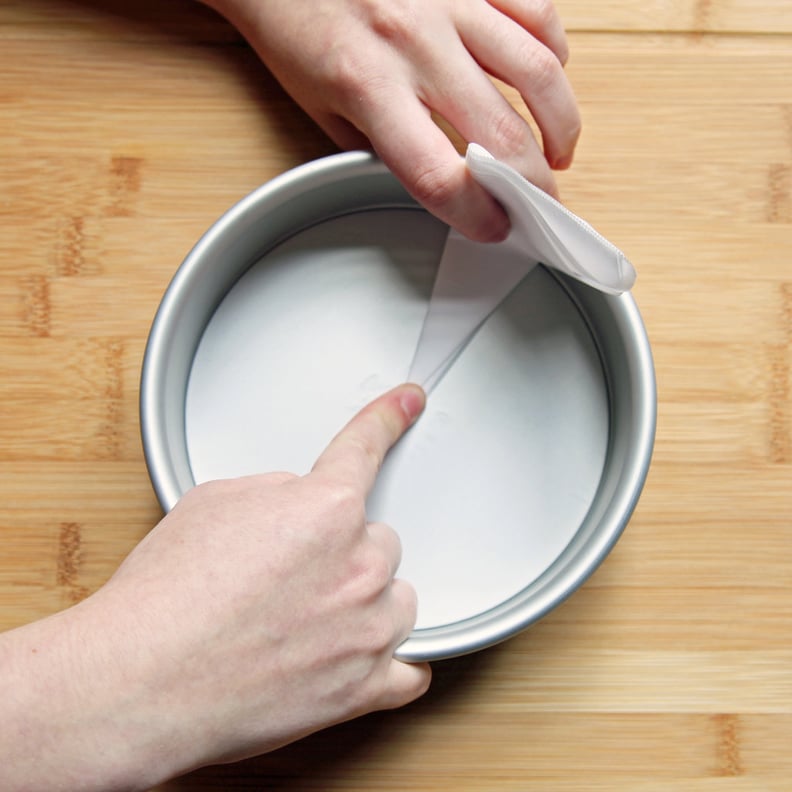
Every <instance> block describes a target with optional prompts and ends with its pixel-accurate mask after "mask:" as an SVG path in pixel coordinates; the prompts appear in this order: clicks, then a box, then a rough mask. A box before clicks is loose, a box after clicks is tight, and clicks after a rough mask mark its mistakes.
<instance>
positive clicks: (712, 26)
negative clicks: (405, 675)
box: [0, 0, 792, 792]
mask: <svg viewBox="0 0 792 792" xmlns="http://www.w3.org/2000/svg"><path fill="white" fill-rule="evenodd" d="M558 7H559V10H560V11H561V14H562V17H563V18H564V21H565V23H566V25H567V27H568V29H569V31H570V43H571V51H572V57H571V60H570V63H569V65H568V72H569V76H570V79H571V81H572V83H573V86H574V87H575V90H576V92H577V95H578V98H579V100H580V103H581V108H582V112H583V117H584V134H583V138H582V140H581V144H580V147H579V150H578V155H577V159H576V164H575V165H574V167H573V168H572V170H571V171H569V172H568V173H565V174H563V175H562V177H561V178H560V184H561V189H562V192H563V196H564V199H565V201H566V203H567V204H568V205H569V206H570V208H571V209H573V210H574V211H576V212H578V213H579V214H581V215H582V216H584V217H585V218H586V219H587V220H589V221H590V222H591V223H592V224H593V225H594V226H595V227H597V228H598V229H599V230H601V231H602V232H603V233H604V234H605V236H607V237H608V238H609V239H611V240H612V241H613V242H614V243H616V244H617V245H618V246H619V247H621V248H622V249H624V250H625V252H627V254H628V255H629V257H630V258H631V260H632V261H634V262H635V263H636V265H637V267H638V270H639V279H638V284H637V286H636V288H635V292H634V293H635V296H636V299H637V301H638V304H639V306H640V307H641V310H642V313H643V315H644V319H645V322H646V325H647V328H648V331H649V335H650V337H651V340H652V345H653V349H654V354H655V362H656V367H657V377H658V388H659V423H658V435H657V443H656V452H655V457H654V462H653V467H652V470H651V473H650V477H649V481H648V483H647V487H646V490H645V493H644V495H643V497H642V500H641V502H640V504H639V507H638V509H637V511H636V514H635V516H634V518H633V520H632V521H631V523H630V526H629V527H628V529H627V531H626V533H625V535H624V537H623V538H622V540H621V541H620V543H619V544H618V545H617V547H616V549H615V551H614V552H613V553H612V555H611V556H610V558H609V559H608V560H607V561H606V562H605V564H604V565H603V566H602V568H601V569H600V570H599V571H598V572H597V573H596V574H595V575H594V577H593V578H592V579H591V580H590V581H589V583H588V584H587V585H586V586H585V587H584V588H583V589H582V590H581V591H579V592H578V593H577V594H576V595H575V596H574V597H572V598H571V599H570V600H569V601H568V602H567V603H566V604H565V605H563V606H562V607H560V608H559V609H558V610H556V611H555V612H553V613H552V614H551V615H550V616H548V617H547V618H546V619H545V620H543V621H542V622H541V623H539V624H538V625H536V626H535V627H534V628H532V629H531V630H529V631H527V632H525V633H523V634H522V635H521V636H519V637H517V638H515V639H513V640H511V641H509V642H508V643H506V644H504V645H501V646H499V647H496V648H495V649H492V650H488V651H486V652H483V653H480V654H477V655H474V656H470V657H467V658H462V659H459V660H455V661H448V662H445V663H439V664H437V666H436V668H435V681H434V685H433V689H432V690H431V691H430V692H429V693H428V694H427V696H426V697H425V698H424V699H422V700H421V701H419V702H417V703H416V704H414V705H412V706H410V707H408V708H406V709H404V710H400V711H397V712H392V713H382V714H376V715H373V716H370V717H367V718H364V719H362V720H359V721H355V722H352V723H350V724H346V725H343V726H340V727H337V728H334V729H331V730H328V731H326V732H324V733H321V734H318V735H315V736H313V737H310V738H308V739H307V740H304V741H302V742H300V743H297V744H295V745H293V746H290V747H287V748H285V749H282V750H281V751H278V752H276V753H274V754H271V755H269V756H265V757H262V758H260V759H257V760H251V761H249V762H243V763H241V764H238V765H232V766H229V767H222V768H209V769H206V770H203V771H200V772H197V773H193V774H192V775H190V776H187V777H186V778H184V779H179V780H177V781H173V782H171V783H169V784H166V785H163V787H162V789H163V790H165V789H167V790H227V789H305V790H309V789H338V790H373V789H379V790H406V789H416V790H431V789H448V790H561V791H562V792H564V791H566V790H631V792H635V791H636V790H637V792H648V791H649V790H652V791H654V790H664V791H665V790H672V789H673V790H685V792H691V791H692V792H696V790H702V791H703V790H706V792H719V791H720V790H724V792H736V791H737V790H740V791H741V792H742V790H752V791H753V790H771V791H772V792H777V791H779V790H792V756H791V755H790V750H789V749H790V746H792V582H791V581H790V577H791V576H792V575H791V572H792V408H791V407H790V397H791V395H792V373H790V372H791V371H792V6H790V4H789V2H787V0H764V1H763V2H749V0H733V1H732V2H722V3H712V2H705V1H704V0H701V1H700V2H693V0H687V1H685V0H658V2H653V3H640V2H637V0H603V2H600V3H596V4H593V3H588V2H584V1H583V0H559V2H558ZM0 74H2V82H0V371H2V377H0V405H2V406H1V407H0V477H1V479H0V480H1V481H2V485H0V542H1V543H2V544H1V545H0V627H2V628H10V627H12V626H14V625H18V624H22V623H24V622H27V621H29V620H31V619H35V618H39V617H41V616H44V615H45V614H48V613H51V612H53V611H55V610H58V609H60V608H63V607H67V606H68V605H70V604H71V603H73V602H76V601H77V600H79V599H81V598H82V597H84V596H85V595H86V594H87V593H89V592H90V591H92V590H94V589H95V588H97V587H98V586H100V585H101V584H102V582H103V581H104V580H105V579H106V578H107V577H108V576H109V575H110V574H111V572H112V571H113V569H114V568H115V567H116V566H117V564H118V563H119V562H120V560H121V559H122V558H123V557H124V556H125V555H126V553H128V552H129V550H130V549H131V548H132V547H133V546H134V544H135V543H136V542H137V541H138V540H139V539H140V538H141V537H142V536H143V535H144V534H145V533H146V531H147V530H149V529H150V528H151V526H152V525H154V524H155V522H156V521H157V520H158V519H159V516H160V512H159V508H158V506H157V503H156V500H155V498H154V495H153V492H152V490H151V487H150V484H149V481H148V478H147V474H146V470H145V466H144V462H143V457H142V452H141V448H140V442H139V438H138V415H137V390H138V377H139V370H140V364H141V359H142V354H143V348H144V344H145V340H146V336H147V333H148V329H149V326H150V323H151V320H152V317H153V315H154V312H155V310H156V308H157V305H158V303H159V300H160V298H161V296H162V293H163V291H164V289H165V288H166V286H167V284H168V282H169V280H170V277H171V276H172V274H173V272H174V270H175V269H176V267H177V266H178V264H179V262H180V261H181V259H182V258H183V257H184V255H185V254H186V253H187V252H188V250H189V249H190V247H191V246H192V244H193V243H194V242H195V241H196V240H197V239H198V237H199V236H200V234H201V233H202V232H203V231H204V230H205V229H206V228H207V227H208V226H209V225H210V224H211V222H213V221H214V219H216V217H218V216H219V215H220V214H221V213H222V212H223V211H224V210H225V209H227V208H228V207H229V206H230V205H232V204H233V203H234V202H235V201H237V200H238V199H239V198H240V197H242V196H243V195H245V194H246V193H247V192H249V191H250V190H252V189H253V188H255V187H256V186H258V185H259V184H260V183H262V182H264V181H266V180H268V179H270V178H272V177H273V176H275V175H276V174H278V173H281V172H282V171H284V170H286V169H288V168H290V167H293V166H294V165H297V164H299V163H301V162H304V161H306V160H309V159H312V158H315V157H318V156H321V155H323V154H327V153H330V152H331V151H333V148H332V146H331V145H330V144H329V143H328V142H327V140H326V139H325V138H324V137H323V136H322V135H321V134H320V133H319V132H318V131H317V130H316V129H315V128H314V127H313V125H312V124H311V122H310V121H309V120H308V119H307V118H306V117H305V116H304V115H303V114H302V113H301V112H300V111H299V110H298V109H296V108H295V107H294V105H293V104H292V103H291V102H290V100H289V99H288V97H286V96H285V95H284V93H283V92H282V91H281V90H280V89H279V88H278V86H277V85H276V84H275V82H274V81H273V80H272V78H271V77H269V76H268V74H267V73H266V71H265V70H264V69H263V67H262V66H261V65H260V64H259V62H258V61H257V60H256V58H255V57H254V56H253V55H252V54H251V53H250V51H249V50H248V49H247V48H246V47H245V46H244V44H243V43H242V42H241V41H240V39H239V37H238V35H237V34H236V33H235V31H233V30H232V29H231V28H230V27H229V26H228V25H227V24H225V23H224V22H222V21H221V20H219V19H218V18H216V17H215V16H214V15H213V14H211V13H209V12H207V11H206V10H205V9H203V8H202V7H201V6H199V5H197V4H191V3H189V2H187V0H176V1H175V2H172V3H169V4H167V8H164V9H163V7H161V6H160V4H157V3H155V2H153V0H146V2H143V3H139V4H136V6H135V8H134V10H129V9H127V8H126V5H125V4H124V3H121V2H118V0H111V2H102V3H100V2H98V0H96V2H92V1H91V0H82V1H81V2H78V1H77V0H73V1H72V2H67V1H65V0H64V1H63V2H58V1H57V0H26V1H25V2H22V0H20V1H19V2H14V1H13V0H5V1H4V2H2V3H0ZM510 98H513V99H514V101H515V102H516V101H517V98H516V96H513V95H511V94H510Z"/></svg>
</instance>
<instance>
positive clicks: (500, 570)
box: [141, 154, 655, 660]
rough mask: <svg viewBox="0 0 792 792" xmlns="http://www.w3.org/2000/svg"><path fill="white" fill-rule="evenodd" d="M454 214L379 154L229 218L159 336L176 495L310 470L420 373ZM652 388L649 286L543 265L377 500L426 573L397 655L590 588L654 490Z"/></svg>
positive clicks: (319, 169)
mask: <svg viewBox="0 0 792 792" xmlns="http://www.w3.org/2000/svg"><path fill="white" fill-rule="evenodd" d="M445 233H446V228H445V227H444V226H443V225H442V224H440V223H439V222H438V221H436V220H435V219H434V218H432V217H431V216H430V215H428V214H427V213H425V212H424V211H423V210H421V209H420V208H419V207H417V206H416V204H415V203H414V202H413V201H412V199H411V198H410V197H409V196H408V195H407V194H406V193H405V192H404V191H403V190H402V188H401V187H400V185H399V184H398V182H396V180H395V179H394V178H393V176H392V175H391V174H390V173H389V172H388V171H387V170H386V169H385V168H384V166H382V165H381V164H380V163H379V162H377V161H376V160H374V159H373V158H372V157H370V156H368V155H366V154H346V155H338V156H336V157H332V158H328V159H327V160H320V161H318V162H316V163H311V164H309V165H307V166H303V167H302V168H299V169H297V170H295V171H292V172H290V173H288V174H284V176H283V177H280V178H279V179H276V180H274V181H273V182H270V183H269V184H267V185H265V186H264V187H263V188H261V189H260V190H258V191H257V192H256V193H253V194H252V195H251V196H249V197H248V198H247V199H245V200H243V201H242V202H241V203H240V204H239V205H237V206H236V207H234V208H233V209H232V210H231V211H230V212H229V213H228V214H227V215H225V216H224V217H223V218H222V219H221V220H220V221H218V223H217V224H216V225H215V226H214V227H213V228H212V229H211V230H210V231H209V232H208V233H207V234H206V235H205V237H204V238H203V239H202V240H201V241H200V242H199V243H198V245H197V246H196V248H195V249H194V250H193V251H192V253H191V254H190V256H188V258H187V259H186V260H185V262H184V264H183V265H182V267H181V268H180V269H179V271H178V272H177V274H176V276H175V278H174V280H173V282H172V284H171V286H170V288H169V289H168V292H167V293H166V295H165V297H164V299H163V302H162V305H161V306H160V309H159V311H158V314H157V317H156V320H155V323H154V326H153V327H152V332H151V336H150V339H149V345H148V348H147V352H146V360H145V363H144V371H143V381H142V388H141V426H142V432H143V440H144V448H145V451H146V458H147V463H148V465H149V470H150V472H151V477H152V481H153V483H154V486H155V489H156V491H157V494H158V497H159V499H160V502H161V503H162V505H163V508H165V509H166V510H167V509H170V508H172V506H173V505H174V504H175V503H176V501H177V500H178V498H179V497H180V496H181V494H182V493H183V492H185V491H186V490H187V489H189V488H190V487H192V486H193V485H194V484H195V483H196V482H200V481H203V480H207V479H210V478H216V477H227V476H235V475H244V474H247V473H253V472H263V471H267V470H275V469H277V470H283V469H289V470H292V471H294V472H297V473H303V472H307V470H308V469H310V465H311V464H312V462H313V460H314V459H315V458H316V456H317V455H318V453H319V452H320V451H321V450H322V448H323V447H324V445H325V444H326V442H327V441H329V439H330V437H331V436H332V434H334V433H335V431H337V430H338V429H339V428H340V427H341V425H342V424H343V423H344V422H345V421H346V420H347V419H348V418H349V417H351V415H352V414H354V412H355V411H356V410H357V409H358V408H359V407H361V406H363V404H365V403H366V402H367V401H368V400H370V399H371V398H373V397H374V396H376V395H378V393H380V392H382V391H384V390H386V389H387V388H389V387H391V386H392V385H395V384H397V383H398V382H401V381H403V380H404V378H405V377H406V373H407V370H408V367H409V363H410V360H411V353H412V351H413V350H414V348H415V344H416V342H417V339H418V335H419V333H420V328H421V323H422V317H423V314H424V313H425V309H426V306H427V304H428V299H429V294H430V292H431V285H432V282H433V279H434V273H435V271H436V266H437V262H438V261H439V257H440V253H441V251H442V247H443V244H444V239H445ZM654 403H655V394H654V379H653V372H652V363H651V355H650V352H649V347H648V342H647V340H646V335H645V332H644V329H643V325H642V322H641V319H640V315H639V313H638V310H637V307H636V306H635V303H634V301H633V300H632V298H631V297H630V296H629V295H625V296H621V297H608V296H606V295H604V294H601V293H599V292H595V291H594V290H592V289H590V288H589V287H586V286H583V285H581V284H579V283H577V282H575V281H572V280H569V279H566V278H563V277H561V276H558V275H555V274H552V273H550V272H549V271H547V270H545V269H543V268H537V269H536V270H534V271H533V272H532V273H531V274H530V275H529V276H528V277H527V278H526V280H525V281H524V282H523V283H522V284H521V285H520V286H519V287H518V288H517V289H516V290H515V292H514V293H513V294H512V295H511V296H510V297H509V298H508V299H507V300H506V301H505V302H504V304H503V306H502V307H501V309H499V311H498V312H496V314H495V315H493V317H491V318H490V320H488V322H487V324H486V325H485V326H484V327H483V328H482V330H481V331H480V333H479V334H478V335H477V337H476V338H475V339H474V341H473V342H472V343H471V344H470V345H469V347H468V348H467V349H466V350H465V352H464V353H463V354H462V355H461V356H460V358H459V359H458V360H457V361H456V362H455V364H454V366H452V368H451V370H450V371H449V373H448V374H447V375H446V377H445V379H444V380H443V381H442V382H441V383H440V385H438V387H437V388H436V390H435V391H433V392H432V394H431V396H430V399H429V403H428V405H427V411H426V413H425V415H424V416H423V417H422V418H421V420H420V421H419V423H418V424H417V425H416V426H415V427H414V429H413V430H411V432H410V433H409V434H408V435H407V436H406V437H405V438H404V439H403V440H402V441H401V442H400V444H399V445H398V446H397V447H396V449H394V451H393V452H392V454H391V455H390V457H389V459H388V460H387V462H386V465H385V467H384V468H383V471H382V474H381V476H380V480H379V482H378V484H377V488H376V489H375V491H374V493H373V494H372V497H371V499H370V501H369V504H368V507H369V517H370V519H381V520H385V521H387V522H389V523H390V524H391V525H393V526H394V528H396V529H397V530H398V531H399V533H400V535H401V537H402V542H403V545H404V561H403V566H402V570H401V571H400V574H402V575H403V576H404V577H406V578H407V579H409V580H411V582H413V583H414V584H415V585H416V588H417V590H418V596H419V620H418V624H417V626H416V630H415V631H414V632H413V634H412V635H411V637H410V638H409V639H408V641H407V642H406V643H405V644H403V645H402V647H400V649H399V653H398V654H399V656H400V657H402V658H404V659H407V660H419V659H436V658H441V657H450V656H453V655H458V654H463V653H466V652H470V651H474V650H477V649H480V648H483V647H485V646H489V645H491V644H493V643H496V642H498V641H500V640H503V639H504V638H506V637H509V636H510V635H513V634H514V633H515V632H517V631H519V630H520V629H523V628H524V627H526V626H527V625H529V624H530V623H532V622H533V621H535V620H536V619H538V618H540V617H541V616H542V615H544V614H545V613H546V612H547V611H549V610H550V609H551V608H552V607H554V606H555V605H557V604H558V603H559V602H561V601H562V600H563V599H565V598H566V597H567V596H568V595H569V594H570V593H571V592H572V591H574V590H575V589H576V588H578V587H579V586H580V585H581V584H582V582H583V581H584V580H585V579H586V578H587V577H588V576H589V575H590V574H591V573H592V572H593V570H594V569H595V568H596V567H597V566H598V564H599V563H600V562H601V561H602V559H603V558H604V557H605V556H606V555H607V552H608V551H609V550H610V548H611V547H612V545H613V543H615V541H616V540H617V539H618V537H619V535H620V534H621V532H622V530H623V528H624V527H625V525H626V522H627V520H628V519H629V516H630V514H631V513H632V510H633V508H634V506H635V503H636V502H637V499H638V496H639V494H640V491H641V488H642V486H643V482H644V478H645V475H646V471H647V468H648V464H649V458H650V455H651V447H652V442H653V437H654V410H655V407H654Z"/></svg>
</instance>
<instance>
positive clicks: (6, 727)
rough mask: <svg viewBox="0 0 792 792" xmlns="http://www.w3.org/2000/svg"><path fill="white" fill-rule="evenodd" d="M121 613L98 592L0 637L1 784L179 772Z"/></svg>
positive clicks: (58, 784)
mask: <svg viewBox="0 0 792 792" xmlns="http://www.w3.org/2000/svg"><path fill="white" fill-rule="evenodd" d="M122 612H123V611H121V610H120V609H116V612H115V613H114V612H113V609H111V608H110V607H109V603H108V602H105V601H104V596H103V595H101V594H97V595H94V596H93V597H91V598H89V599H88V600H86V601H84V602H82V603H80V604H79V605H77V606H75V607H73V608H70V609H69V610H67V611H63V612H62V613H58V614H55V615H54V616H51V617H49V618H47V619H43V620H41V621H39V622H35V623H33V624H30V625H26V626H25V627H21V628H19V629H17V630H12V631H11V632H9V633H6V634H4V635H0V700H2V701H3V702H4V707H3V708H4V714H3V721H2V722H1V723H0V755H2V756H4V757H5V758H4V760H3V766H2V767H0V788H2V789H4V790H9V792H12V791H14V792H16V790H19V791H20V792H21V790H26V791H27V790H29V791H30V792H35V791H36V790H47V792H57V790H61V789H62V790H68V792H76V790H85V791H86V792H87V791H88V790H102V792H109V790H119V792H120V791H121V790H129V792H132V791H133V790H138V789H140V790H144V789H150V788H151V786H153V785H154V784H156V783H158V782H159V781H162V780H164V779H165V778H167V777H169V776H170V775H172V774H174V773H175V772H176V771H175V769H174V768H175V767H178V763H177V762H174V761H173V756H171V755H170V753H169V752H167V751H165V750H164V747H165V746H167V741H166V740H163V739H161V738H162V737H163V735H162V733H161V731H159V729H160V728H161V726H162V724H161V722H160V721H159V720H158V719H157V718H155V717H152V716H153V708H152V707H151V706H150V700H148V699H147V692H148V691H149V690H150V689H151V685H150V684H149V683H148V680H147V679H146V668H145V666H146V664H145V663H141V662H140V660H141V658H140V656H139V653H136V651H135V648H134V647H133V646H130V645H129V643H128V642H127V641H126V640H125V636H124V631H125V630H124V626H123V625H122V624H120V622H119V621H118V619H117V618H115V617H116V616H117V614H119V613H122Z"/></svg>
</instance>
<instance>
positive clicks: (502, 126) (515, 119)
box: [491, 110, 530, 156]
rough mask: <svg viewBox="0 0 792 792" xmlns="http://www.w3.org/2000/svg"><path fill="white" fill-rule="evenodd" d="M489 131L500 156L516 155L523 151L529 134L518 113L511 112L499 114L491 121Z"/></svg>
mask: <svg viewBox="0 0 792 792" xmlns="http://www.w3.org/2000/svg"><path fill="white" fill-rule="evenodd" d="M491 129H492V132H491V134H492V138H493V140H494V144H495V147H496V149H497V151H498V153H499V154H500V155H501V156H509V155H516V154H520V153H522V152H523V151H524V150H525V148H526V142H527V139H528V135H529V134H530V132H529V130H528V127H527V124H526V122H525V121H524V120H523V118H522V117H521V116H520V115H519V114H518V113H516V112H514V111H511V110H507V111H506V112H501V113H499V114H498V115H497V116H496V117H495V118H494V119H493V121H492V123H491Z"/></svg>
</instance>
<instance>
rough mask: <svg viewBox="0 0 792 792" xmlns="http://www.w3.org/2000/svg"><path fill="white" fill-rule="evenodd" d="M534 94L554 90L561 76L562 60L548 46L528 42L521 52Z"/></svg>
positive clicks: (521, 58)
mask: <svg viewBox="0 0 792 792" xmlns="http://www.w3.org/2000/svg"><path fill="white" fill-rule="evenodd" d="M520 55H521V56H520V60H521V61H522V62H523V63H525V70H526V74H527V77H528V81H529V84H530V90H531V93H532V94H535V95H543V94H546V93H549V92H551V91H553V90H554V89H555V87H556V85H557V83H558V80H559V79H560V78H561V74H562V71H563V69H562V66H561V61H559V60H558V58H557V57H556V56H555V55H554V54H553V52H552V51H551V50H549V49H547V48H546V47H542V46H536V45H535V44H531V45H529V44H526V45H524V46H523V51H522V53H521V54H520Z"/></svg>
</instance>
